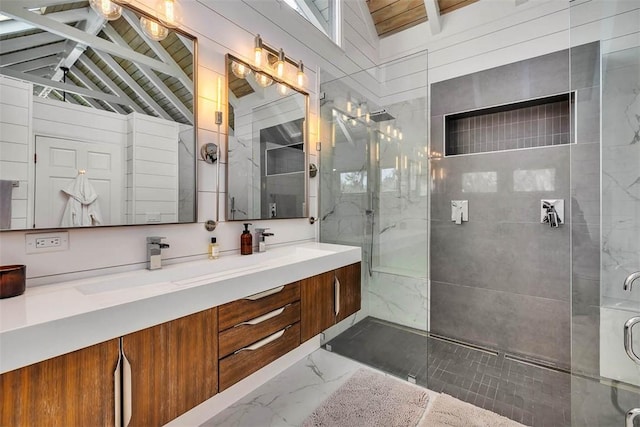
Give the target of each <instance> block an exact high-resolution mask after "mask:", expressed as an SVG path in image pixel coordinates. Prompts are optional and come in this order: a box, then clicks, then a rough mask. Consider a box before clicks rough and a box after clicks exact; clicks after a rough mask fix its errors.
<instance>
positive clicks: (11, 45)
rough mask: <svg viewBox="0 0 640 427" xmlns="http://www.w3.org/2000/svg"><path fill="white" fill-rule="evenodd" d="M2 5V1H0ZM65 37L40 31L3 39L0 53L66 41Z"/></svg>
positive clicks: (0, 44)
mask: <svg viewBox="0 0 640 427" xmlns="http://www.w3.org/2000/svg"><path fill="white" fill-rule="evenodd" d="M0 5H2V3H1V2H0ZM64 40H65V39H64V37H61V36H59V35H57V34H51V33H38V34H32V35H30V36H24V37H16V38H13V39H9V40H2V43H0V53H2V54H3V55H4V54H6V53H10V52H17V51H20V50H24V49H29V48H31V47H33V46H41V45H44V44H49V43H55V42H60V41H64Z"/></svg>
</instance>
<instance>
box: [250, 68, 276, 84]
mask: <svg viewBox="0 0 640 427" xmlns="http://www.w3.org/2000/svg"><path fill="white" fill-rule="evenodd" d="M253 77H254V78H255V79H256V83H258V85H259V86H260V87H269V86H271V84H272V83H273V79H272V78H271V77H269V76H268V75H266V74H264V73H259V72H257V71H256V72H255V73H253Z"/></svg>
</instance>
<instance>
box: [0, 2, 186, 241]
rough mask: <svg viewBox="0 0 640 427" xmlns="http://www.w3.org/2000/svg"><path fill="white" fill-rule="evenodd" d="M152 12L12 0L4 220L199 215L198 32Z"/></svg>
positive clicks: (171, 219)
mask: <svg viewBox="0 0 640 427" xmlns="http://www.w3.org/2000/svg"><path fill="white" fill-rule="evenodd" d="M107 6H108V7H113V8H115V9H116V10H115V12H114V13H111V12H112V10H111V9H108V8H107ZM101 8H103V9H101ZM151 18H152V17H144V16H142V15H141V13H140V11H138V10H135V9H128V8H124V7H122V6H119V5H117V4H110V2H109V1H96V2H91V4H90V2H89V1H69V0H66V1H60V0H41V1H35V0H34V1H32V0H30V1H28V2H23V1H18V0H2V1H1V2H0V108H1V111H2V114H1V115H0V145H1V147H0V148H1V150H0V229H3V230H7V229H10V230H16V229H33V228H66V227H87V226H89V227H93V226H111V225H140V224H159V223H182V222H194V221H196V206H195V203H196V173H195V165H196V158H195V151H196V150H195V147H197V144H196V132H195V130H196V122H195V117H196V114H195V104H196V102H195V99H196V97H195V94H196V89H195V81H196V79H195V70H196V39H195V38H194V37H191V36H190V35H188V34H185V33H183V32H181V31H178V30H171V29H168V28H167V27H166V26H162V25H160V24H159V23H158V22H156V21H153V19H151Z"/></svg>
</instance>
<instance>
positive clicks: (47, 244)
mask: <svg viewBox="0 0 640 427" xmlns="http://www.w3.org/2000/svg"><path fill="white" fill-rule="evenodd" d="M25 248H26V252H27V253H28V254H39V253H42V252H56V251H66V250H68V249H69V233H68V232H67V231H57V232H52V233H37V234H26V235H25Z"/></svg>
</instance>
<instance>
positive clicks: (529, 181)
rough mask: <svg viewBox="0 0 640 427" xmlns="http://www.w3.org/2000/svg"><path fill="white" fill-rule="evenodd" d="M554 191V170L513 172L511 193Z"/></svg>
mask: <svg viewBox="0 0 640 427" xmlns="http://www.w3.org/2000/svg"><path fill="white" fill-rule="evenodd" d="M555 189H556V170H555V168H552V169H522V170H515V171H513V191H527V192H529V191H554V190H555Z"/></svg>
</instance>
